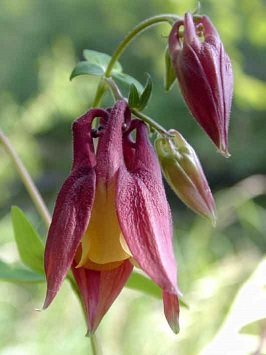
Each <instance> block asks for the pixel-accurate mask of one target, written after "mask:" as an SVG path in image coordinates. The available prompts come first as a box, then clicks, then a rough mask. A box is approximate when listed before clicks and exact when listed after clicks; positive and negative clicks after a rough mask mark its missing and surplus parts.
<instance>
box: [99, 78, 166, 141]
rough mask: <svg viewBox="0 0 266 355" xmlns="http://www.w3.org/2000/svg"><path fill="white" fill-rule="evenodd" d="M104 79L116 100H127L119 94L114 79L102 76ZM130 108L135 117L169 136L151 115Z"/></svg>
mask: <svg viewBox="0 0 266 355" xmlns="http://www.w3.org/2000/svg"><path fill="white" fill-rule="evenodd" d="M104 81H105V82H106V83H107V85H108V87H109V89H110V90H111V91H112V94H113V95H114V97H115V99H116V100H121V99H122V100H125V101H127V99H126V98H125V97H123V95H122V94H121V92H120V90H119V88H118V86H117V85H116V83H115V82H114V80H113V79H112V78H107V77H104ZM130 110H131V112H132V113H133V114H134V116H136V117H138V118H140V119H141V120H142V121H144V122H146V123H148V125H149V126H150V127H151V128H153V129H155V130H156V131H157V132H159V133H160V134H163V135H167V136H171V135H170V134H169V133H168V132H167V130H166V129H165V128H164V127H163V126H161V125H160V124H159V123H157V122H156V121H154V120H153V119H152V118H151V117H149V116H147V115H145V114H144V113H142V112H140V111H138V110H137V109H135V108H130Z"/></svg>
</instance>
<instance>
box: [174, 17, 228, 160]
mask: <svg viewBox="0 0 266 355" xmlns="http://www.w3.org/2000/svg"><path fill="white" fill-rule="evenodd" d="M181 28H183V30H181ZM200 35H201V36H203V38H200ZM169 53H170V56H171V59H172V64H173V67H174V69H175V72H176V76H177V79H178V82H179V86H180V89H181V92H182V94H183V97H184V99H185V101H186V103H187V106H188V108H189V110H190V111H191V113H192V115H193V116H194V117H195V119H196V120H197V121H198V123H199V124H200V126H201V127H202V128H203V129H204V131H205V132H206V133H207V134H208V136H209V137H210V138H211V140H212V141H213V143H214V144H215V145H216V146H217V147H218V149H219V151H220V152H221V153H222V154H223V155H225V156H229V153H228V127H229V116H230V110H231V103H232V93H233V72H232V67H231V61H230V59H229V57H228V55H227V54H226V52H225V50H224V47H223V44H222V42H221V39H220V37H219V34H218V32H217V31H216V29H215V27H214V26H213V24H212V23H211V21H210V20H209V18H208V17H206V16H201V17H199V16H197V17H196V18H195V19H194V20H193V16H192V15H191V14H190V13H187V14H186V15H185V17H184V20H180V21H177V22H176V23H175V24H174V26H173V28H172V31H171V33H170V35H169Z"/></svg>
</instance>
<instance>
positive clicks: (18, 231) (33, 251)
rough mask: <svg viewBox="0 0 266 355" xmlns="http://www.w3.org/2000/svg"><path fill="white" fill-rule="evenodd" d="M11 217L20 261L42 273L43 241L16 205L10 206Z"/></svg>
mask: <svg viewBox="0 0 266 355" xmlns="http://www.w3.org/2000/svg"><path fill="white" fill-rule="evenodd" d="M11 218H12V224H13V229H14V234H15V240H16V243H17V247H18V251H19V255H20V258H21V261H22V262H23V263H24V264H25V265H26V266H28V267H29V268H30V269H32V270H34V271H36V272H39V273H43V253H44V246H43V243H42V241H41V239H40V237H39V235H38V233H37V232H36V231H35V229H34V227H33V226H32V224H31V223H30V222H29V221H28V220H27V218H26V216H25V215H24V213H23V212H22V211H21V209H19V208H18V207H12V209H11Z"/></svg>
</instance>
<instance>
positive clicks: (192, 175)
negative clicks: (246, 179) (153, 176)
mask: <svg viewBox="0 0 266 355" xmlns="http://www.w3.org/2000/svg"><path fill="white" fill-rule="evenodd" d="M169 133H170V135H171V137H159V138H157V139H156V141H155V148H156V151H157V154H158V157H159V161H160V165H161V168H162V171H163V175H164V177H165V179H166V180H167V182H168V184H169V185H170V187H171V188H172V189H173V191H174V192H175V193H176V195H177V196H178V197H179V198H180V199H181V200H182V201H183V202H184V203H185V204H186V205H187V206H188V207H189V208H191V209H192V210H193V211H194V212H196V213H198V214H200V215H202V216H204V217H207V218H209V219H211V221H212V222H213V224H215V219H216V217H215V202H214V199H213V196H212V193H211V190H210V187H209V184H208V182H207V179H206V177H205V174H204V172H203V169H202V167H201V164H200V161H199V159H198V157H197V155H196V153H195V151H194V149H193V148H192V147H191V145H190V144H188V142H187V141H186V140H185V139H184V137H183V136H182V135H181V134H180V133H179V132H177V131H175V130H170V131H169Z"/></svg>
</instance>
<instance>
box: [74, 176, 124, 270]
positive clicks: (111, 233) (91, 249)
mask: <svg viewBox="0 0 266 355" xmlns="http://www.w3.org/2000/svg"><path fill="white" fill-rule="evenodd" d="M81 248H82V253H81V257H80V260H79V263H78V266H77V267H81V266H82V267H85V268H86V267H87V268H89V269H94V270H103V269H113V268H115V267H118V266H119V265H120V264H121V262H122V261H123V260H126V259H128V258H130V257H131V253H130V251H129V249H128V246H127V244H126V241H125V239H124V236H123V234H122V232H121V229H120V226H119V223H118V219H117V215H116V210H115V183H114V181H113V182H111V183H108V184H105V183H101V182H99V183H98V184H97V188H96V194H95V201H94V205H93V209H92V215H91V219H90V222H89V226H88V228H87V231H86V232H85V234H84V236H83V237H82V240H81Z"/></svg>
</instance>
